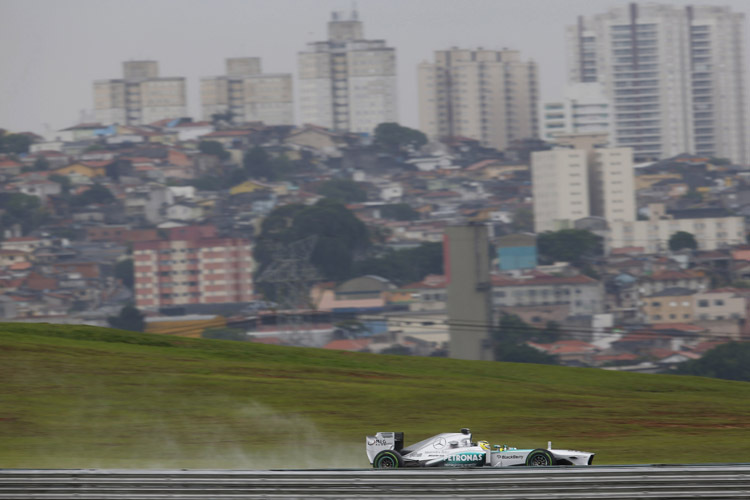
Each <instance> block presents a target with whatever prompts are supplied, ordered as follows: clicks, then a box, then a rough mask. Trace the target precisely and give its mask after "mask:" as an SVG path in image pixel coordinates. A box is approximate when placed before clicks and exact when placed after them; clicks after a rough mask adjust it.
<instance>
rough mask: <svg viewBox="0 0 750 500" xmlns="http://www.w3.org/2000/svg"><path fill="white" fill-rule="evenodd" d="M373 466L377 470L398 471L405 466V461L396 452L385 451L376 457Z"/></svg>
mask: <svg viewBox="0 0 750 500" xmlns="http://www.w3.org/2000/svg"><path fill="white" fill-rule="evenodd" d="M372 466H373V468H375V469H398V468H400V467H403V466H404V459H403V458H402V457H401V453H399V452H397V451H395V450H383V451H381V452H380V453H378V454H377V455H375V460H373V461H372Z"/></svg>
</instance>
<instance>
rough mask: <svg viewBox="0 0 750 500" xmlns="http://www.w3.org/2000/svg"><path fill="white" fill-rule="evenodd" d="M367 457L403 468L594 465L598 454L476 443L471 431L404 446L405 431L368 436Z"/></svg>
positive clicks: (377, 463) (376, 465) (379, 463)
mask: <svg viewBox="0 0 750 500" xmlns="http://www.w3.org/2000/svg"><path fill="white" fill-rule="evenodd" d="M365 442H366V444H367V458H368V459H369V460H370V463H371V464H372V466H373V467H374V468H376V469H397V468H399V467H509V466H518V465H530V466H545V465H591V463H592V462H593V461H594V453H589V452H586V451H574V450H555V449H552V444H551V443H548V445H547V449H543V448H537V449H534V450H519V449H517V448H511V447H509V446H506V445H502V446H501V445H494V446H490V443H488V442H487V441H479V442H473V441H472V440H471V431H470V430H469V429H461V432H449V433H444V434H438V435H436V436H432V437H431V438H428V439H425V440H424V441H420V442H418V443H415V444H413V445H411V446H407V447H406V448H404V433H403V432H378V433H377V434H375V435H374V436H367V438H366V441H365Z"/></svg>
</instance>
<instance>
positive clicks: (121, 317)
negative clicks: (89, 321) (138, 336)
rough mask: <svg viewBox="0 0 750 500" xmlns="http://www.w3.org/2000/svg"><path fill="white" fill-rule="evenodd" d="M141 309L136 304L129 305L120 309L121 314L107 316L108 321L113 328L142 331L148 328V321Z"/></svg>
mask: <svg viewBox="0 0 750 500" xmlns="http://www.w3.org/2000/svg"><path fill="white" fill-rule="evenodd" d="M143 318H144V316H143V313H141V311H139V310H138V308H136V307H135V306H132V305H128V306H125V307H123V308H122V309H120V314H118V315H117V316H110V317H109V318H107V323H109V326H111V327H112V328H119V329H120V330H130V331H131V332H142V331H143V330H145V329H146V322H145V321H144V319H143Z"/></svg>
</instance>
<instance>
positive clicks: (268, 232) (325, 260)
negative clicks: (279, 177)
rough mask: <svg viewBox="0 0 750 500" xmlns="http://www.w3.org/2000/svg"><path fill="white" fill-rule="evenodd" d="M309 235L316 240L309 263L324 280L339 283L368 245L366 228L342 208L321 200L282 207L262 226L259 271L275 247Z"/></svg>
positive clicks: (259, 246)
mask: <svg viewBox="0 0 750 500" xmlns="http://www.w3.org/2000/svg"><path fill="white" fill-rule="evenodd" d="M308 236H316V237H317V241H316V245H315V248H314V250H313V253H312V256H311V262H312V264H313V265H314V266H315V267H316V268H317V269H318V271H320V273H321V275H322V276H323V278H324V279H327V280H333V281H340V280H342V279H346V278H348V277H349V276H350V273H351V268H352V263H353V262H354V258H355V256H357V255H359V254H361V253H363V252H364V251H366V250H367V248H368V247H369V246H370V240H369V236H368V233H367V227H366V226H365V225H364V224H363V223H362V221H360V220H359V219H357V217H355V216H354V214H353V213H352V212H351V211H349V210H348V209H347V208H346V207H345V206H344V205H342V204H341V203H340V202H338V201H335V200H329V199H327V198H324V199H322V200H320V201H318V202H317V203H316V204H315V205H312V206H309V207H308V206H305V205H299V204H292V205H284V206H281V207H279V208H277V209H275V210H274V211H273V212H271V213H270V214H269V215H268V217H266V219H264V221H263V223H262V224H261V233H260V236H259V237H258V239H257V242H256V248H255V252H254V256H255V258H256V260H257V261H258V264H259V266H258V272H259V273H260V272H262V271H263V270H264V269H265V268H266V267H267V266H268V265H269V264H270V263H271V261H272V260H273V258H274V253H275V252H276V250H277V245H279V244H280V245H286V244H289V243H292V242H295V241H298V240H301V239H303V238H306V237H308Z"/></svg>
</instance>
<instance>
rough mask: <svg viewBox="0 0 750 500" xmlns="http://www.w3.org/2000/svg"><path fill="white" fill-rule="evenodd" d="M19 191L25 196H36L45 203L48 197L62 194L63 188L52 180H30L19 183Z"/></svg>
mask: <svg viewBox="0 0 750 500" xmlns="http://www.w3.org/2000/svg"><path fill="white" fill-rule="evenodd" d="M18 190H19V191H20V192H21V193H23V194H25V195H28V196H36V197H37V198H39V199H40V200H41V201H42V203H44V202H45V201H46V200H47V197H49V196H56V195H59V194H60V193H61V192H62V186H60V184H58V183H57V182H54V181H50V180H38V181H32V180H28V181H25V182H22V183H19V184H18Z"/></svg>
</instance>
